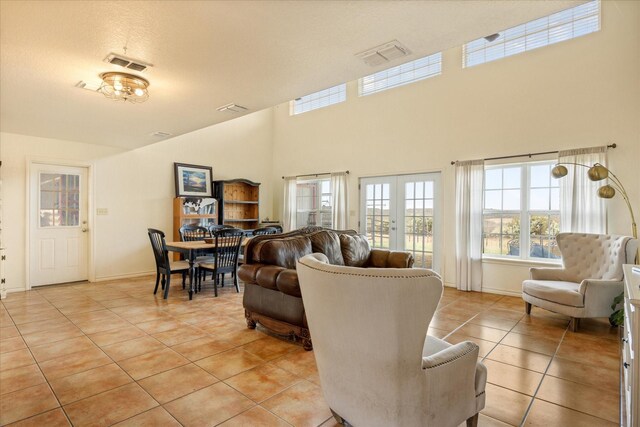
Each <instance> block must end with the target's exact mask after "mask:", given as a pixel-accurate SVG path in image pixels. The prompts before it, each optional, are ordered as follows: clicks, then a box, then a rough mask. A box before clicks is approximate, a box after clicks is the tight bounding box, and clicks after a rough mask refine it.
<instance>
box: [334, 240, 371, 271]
mask: <svg viewBox="0 0 640 427" xmlns="http://www.w3.org/2000/svg"><path fill="white" fill-rule="evenodd" d="M340 248H341V250H342V258H343V259H344V264H343V265H347V266H349V267H364V266H365V265H366V264H367V261H368V260H369V252H371V248H370V246H369V242H368V241H367V238H366V237H365V236H363V235H362V234H356V235H354V236H351V235H349V234H341V235H340ZM329 260H331V259H329ZM332 264H333V263H332Z"/></svg>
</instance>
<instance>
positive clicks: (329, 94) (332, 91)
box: [291, 83, 347, 115]
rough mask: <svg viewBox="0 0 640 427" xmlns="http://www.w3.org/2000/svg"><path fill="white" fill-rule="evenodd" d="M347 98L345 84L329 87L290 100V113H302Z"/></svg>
mask: <svg viewBox="0 0 640 427" xmlns="http://www.w3.org/2000/svg"><path fill="white" fill-rule="evenodd" d="M345 99H347V84H346V83H342V84H340V85H338V86H334V87H330V88H329V89H324V90H321V91H319V92H314V93H312V94H309V95H305V96H301V97H300V98H296V99H294V100H293V101H291V114H292V115H295V114H302V113H306V112H307V111H311V110H317V109H318V108H323V107H328V106H329V105H333V104H338V103H340V102H343V101H344V100H345Z"/></svg>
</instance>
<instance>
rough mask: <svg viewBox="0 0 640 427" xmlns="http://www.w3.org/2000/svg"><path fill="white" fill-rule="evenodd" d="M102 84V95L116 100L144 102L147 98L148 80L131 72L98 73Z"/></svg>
mask: <svg viewBox="0 0 640 427" xmlns="http://www.w3.org/2000/svg"><path fill="white" fill-rule="evenodd" d="M100 78H101V79H102V86H100V89H99V90H100V92H102V94H103V95H104V96H106V97H107V98H110V99H114V100H116V101H129V102H133V103H138V102H144V101H146V100H147V99H149V91H148V90H147V88H148V87H149V81H148V80H146V79H144V78H142V77H138V76H134V75H133V74H127V73H119V72H109V73H102V74H100Z"/></svg>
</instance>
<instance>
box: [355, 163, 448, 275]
mask: <svg viewBox="0 0 640 427" xmlns="http://www.w3.org/2000/svg"><path fill="white" fill-rule="evenodd" d="M429 174H438V179H437V186H436V187H435V188H434V193H435V194H434V201H435V203H436V205H435V206H434V214H435V218H437V219H435V218H434V220H435V222H434V225H433V227H434V233H433V243H434V253H433V256H434V258H433V259H434V265H436V262H435V261H436V256H437V258H438V262H439V266H438V267H439V268H440V271H438V274H440V276H442V277H444V271H445V262H444V259H445V256H444V252H445V250H446V249H445V244H444V243H445V242H444V234H445V233H444V228H445V227H446V222H447V221H446V218H444V192H445V188H444V187H445V184H446V182H445V181H446V176H445V171H444V170H442V169H433V170H429V171H420V172H403V173H383V174H372V175H361V176H359V177H358V233H362V228H361V227H362V224H361V221H362V218H361V217H362V212H360V211H361V209H362V191H361V185H362V180H363V179H367V178H389V177H405V176H412V175H429ZM438 187H439V188H438ZM436 225H437V227H436ZM436 244H437V245H438V247H439V249H440V252H441V254H438V255H436V252H435V247H436ZM443 282H444V281H443Z"/></svg>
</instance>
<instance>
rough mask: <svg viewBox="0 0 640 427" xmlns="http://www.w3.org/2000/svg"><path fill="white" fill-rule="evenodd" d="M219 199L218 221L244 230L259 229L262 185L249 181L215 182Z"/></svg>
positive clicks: (215, 190)
mask: <svg viewBox="0 0 640 427" xmlns="http://www.w3.org/2000/svg"><path fill="white" fill-rule="evenodd" d="M213 184H214V193H215V197H216V198H217V199H218V202H219V203H218V219H219V220H220V223H221V224H230V225H233V226H234V227H238V228H242V229H243V230H251V229H254V228H257V227H258V223H259V222H260V220H259V218H260V201H259V200H260V184H259V183H257V182H252V181H249V180H247V179H231V180H226V181H214V182H213Z"/></svg>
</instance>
